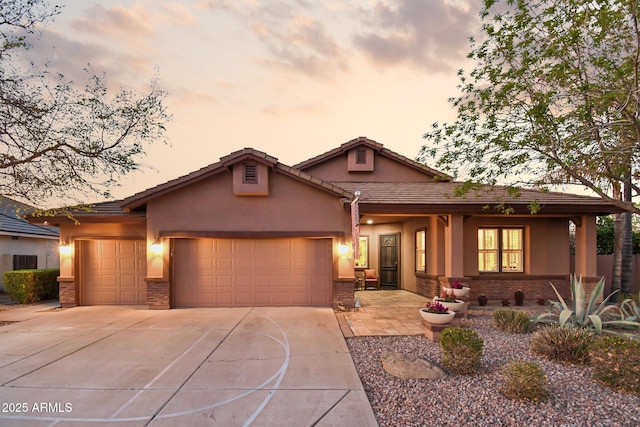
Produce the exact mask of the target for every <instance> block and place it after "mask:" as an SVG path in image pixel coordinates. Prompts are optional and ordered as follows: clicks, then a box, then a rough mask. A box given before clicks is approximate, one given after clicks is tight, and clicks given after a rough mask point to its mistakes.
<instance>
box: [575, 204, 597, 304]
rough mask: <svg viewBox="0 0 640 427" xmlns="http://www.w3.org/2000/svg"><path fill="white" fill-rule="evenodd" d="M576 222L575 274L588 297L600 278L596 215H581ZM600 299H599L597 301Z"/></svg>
mask: <svg viewBox="0 0 640 427" xmlns="http://www.w3.org/2000/svg"><path fill="white" fill-rule="evenodd" d="M574 223H575V224H576V265H575V275H576V276H577V277H582V283H583V284H584V288H585V289H584V290H585V293H586V295H587V298H589V295H591V291H592V290H593V288H594V287H595V285H596V283H598V280H600V278H599V277H598V252H597V249H596V247H597V245H596V241H597V238H596V217H595V215H582V216H581V217H580V218H577V219H576V221H575V222H574ZM600 301H602V300H601V299H599V300H598V302H600Z"/></svg>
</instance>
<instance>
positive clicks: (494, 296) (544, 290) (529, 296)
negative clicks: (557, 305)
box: [416, 275, 597, 305]
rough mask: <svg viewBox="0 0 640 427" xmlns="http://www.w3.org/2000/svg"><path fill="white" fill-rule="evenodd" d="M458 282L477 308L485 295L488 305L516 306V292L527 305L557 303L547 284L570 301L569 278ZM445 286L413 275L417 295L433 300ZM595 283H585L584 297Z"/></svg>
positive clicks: (434, 278) (433, 278) (437, 280)
mask: <svg viewBox="0 0 640 427" xmlns="http://www.w3.org/2000/svg"><path fill="white" fill-rule="evenodd" d="M594 280H595V281H594ZM461 281H462V282H463V283H464V284H465V285H467V286H470V287H471V292H470V294H469V302H470V303H471V304H477V303H478V297H479V296H480V295H481V294H484V295H486V296H487V298H488V299H489V302H490V303H500V301H502V300H503V299H509V301H510V302H511V305H515V298H514V294H515V292H516V291H517V290H522V292H524V298H525V302H527V303H535V302H536V301H537V300H538V298H543V299H550V300H553V301H556V300H557V299H558V297H557V296H556V294H555V292H554V291H553V288H552V287H551V286H550V285H549V283H553V285H554V286H555V287H556V289H558V292H560V295H562V297H563V298H565V300H570V299H571V298H570V296H571V290H570V286H569V277H568V276H553V277H517V278H509V277H482V276H476V277H468V278H465V279H464V280H461ZM448 282H449V280H448V279H447V278H443V277H437V276H427V275H416V284H417V291H416V293H417V294H418V295H422V296H424V297H427V298H433V297H434V296H436V295H440V294H441V293H442V292H441V290H442V286H443V285H445V284H447V283H448ZM595 282H597V278H595V279H592V278H589V279H588V280H585V291H586V294H587V296H588V295H589V294H590V292H591V289H593V287H594V286H595Z"/></svg>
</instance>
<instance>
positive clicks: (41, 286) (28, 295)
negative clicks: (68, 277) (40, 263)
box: [3, 268, 60, 304]
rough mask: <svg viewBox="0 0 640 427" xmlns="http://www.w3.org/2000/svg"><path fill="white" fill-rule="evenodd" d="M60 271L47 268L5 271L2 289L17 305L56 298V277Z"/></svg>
mask: <svg viewBox="0 0 640 427" xmlns="http://www.w3.org/2000/svg"><path fill="white" fill-rule="evenodd" d="M59 275H60V270H58V269H55V268H47V269H41V270H14V271H5V272H4V275H3V283H4V289H5V291H6V292H7V294H8V295H9V296H10V297H11V298H12V299H13V300H14V301H16V302H17V303H19V304H30V303H33V302H36V301H42V300H47V299H55V298H58V276H59Z"/></svg>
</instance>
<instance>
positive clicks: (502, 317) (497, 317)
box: [493, 308, 530, 334]
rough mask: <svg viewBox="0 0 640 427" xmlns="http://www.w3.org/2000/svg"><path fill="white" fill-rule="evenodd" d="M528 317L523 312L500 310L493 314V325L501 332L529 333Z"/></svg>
mask: <svg viewBox="0 0 640 427" xmlns="http://www.w3.org/2000/svg"><path fill="white" fill-rule="evenodd" d="M529 323H530V321H529V316H528V315H527V313H525V312H524V311H515V310H509V309H505V308H502V309H500V310H496V311H495V312H494V313H493V324H494V325H495V327H496V328H498V330H500V331H502V332H509V333H514V334H526V333H527V332H529Z"/></svg>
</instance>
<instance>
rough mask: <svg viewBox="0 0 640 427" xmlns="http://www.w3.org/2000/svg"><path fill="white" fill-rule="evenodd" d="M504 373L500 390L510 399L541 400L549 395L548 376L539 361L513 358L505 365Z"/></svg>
mask: <svg viewBox="0 0 640 427" xmlns="http://www.w3.org/2000/svg"><path fill="white" fill-rule="evenodd" d="M502 375H503V383H502V386H501V389H500V391H501V392H502V394H503V395H505V396H506V397H508V398H510V399H521V400H532V401H535V402H540V401H543V400H546V399H547V398H548V397H549V391H548V390H547V376H546V375H545V373H544V371H543V370H542V368H541V367H540V365H538V364H537V363H534V362H525V361H523V360H512V361H511V362H509V363H508V364H506V365H505V366H503V368H502Z"/></svg>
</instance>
